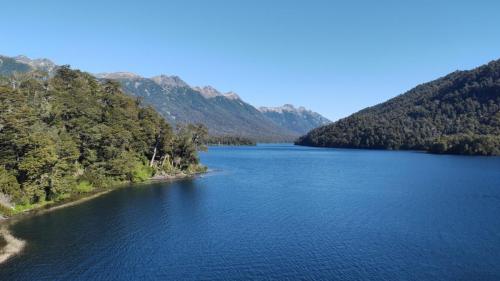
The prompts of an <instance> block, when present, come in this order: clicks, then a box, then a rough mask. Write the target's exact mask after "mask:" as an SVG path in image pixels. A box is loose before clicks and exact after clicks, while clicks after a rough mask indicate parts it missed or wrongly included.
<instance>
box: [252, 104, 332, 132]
mask: <svg viewBox="0 0 500 281" xmlns="http://www.w3.org/2000/svg"><path fill="white" fill-rule="evenodd" d="M259 111H260V112H262V113H263V114H264V115H265V116H267V117H268V118H269V119H271V120H273V121H274V122H275V123H277V124H279V125H280V126H282V127H284V128H287V129H288V130H291V131H294V132H298V133H301V132H308V131H309V130H311V129H314V128H316V127H319V126H324V125H327V124H330V123H331V121H330V120H328V119H327V118H325V117H323V116H321V115H320V114H319V113H316V112H313V111H311V110H308V109H306V108H304V107H302V106H301V107H298V108H296V107H294V106H293V105H291V104H285V105H283V106H280V107H264V106H261V107H259Z"/></svg>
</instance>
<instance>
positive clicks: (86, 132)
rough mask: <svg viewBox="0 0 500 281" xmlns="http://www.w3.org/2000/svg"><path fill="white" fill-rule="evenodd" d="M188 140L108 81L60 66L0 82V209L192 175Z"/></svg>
mask: <svg viewBox="0 0 500 281" xmlns="http://www.w3.org/2000/svg"><path fill="white" fill-rule="evenodd" d="M193 139H194V138H193V135H192V134H191V133H190V132H188V131H182V132H180V133H178V134H174V132H173V131H172V129H171V127H170V125H169V124H168V123H167V122H166V121H165V119H164V118H162V117H161V116H160V115H159V114H158V113H157V112H156V111H155V110H154V109H152V108H150V107H144V106H140V103H139V102H138V101H137V99H134V98H132V97H129V96H126V95H125V94H124V93H123V92H122V91H121V90H120V85H119V84H118V83H116V82H114V81H109V80H108V81H99V80H97V79H96V78H94V76H92V75H90V74H88V73H85V72H80V71H77V70H71V69H69V68H68V67H65V66H62V67H59V68H58V69H57V70H56V71H55V73H54V75H53V76H52V77H49V76H48V74H47V73H46V72H29V73H26V74H24V75H18V76H16V79H15V80H13V79H12V78H5V77H0V207H2V206H4V207H5V206H10V207H13V206H25V207H26V208H29V206H31V204H35V203H43V202H46V201H53V200H58V199H60V198H66V197H67V196H70V195H72V194H76V193H85V192H89V191H92V190H94V189H96V188H98V189H100V188H109V187H110V186H113V185H115V184H117V183H121V182H129V181H141V180H145V179H147V178H149V177H151V176H152V175H153V174H158V173H160V174H161V173H175V172H181V171H183V172H193V171H196V170H198V169H199V168H200V166H199V165H198V157H197V154H196V145H197V144H196V143H195V142H194V141H193ZM4 210H5V209H4ZM0 211H1V208H0Z"/></svg>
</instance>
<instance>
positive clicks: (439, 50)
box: [0, 0, 500, 120]
mask: <svg viewBox="0 0 500 281" xmlns="http://www.w3.org/2000/svg"><path fill="white" fill-rule="evenodd" d="M1 6H2V7H1V13H0V14H1V16H0V24H1V26H2V33H1V35H2V44H0V54H4V55H10V56H13V55H18V54H24V55H27V56H30V57H47V58H50V59H52V60H54V61H55V62H56V63H58V64H70V65H72V66H73V67H74V68H80V69H83V70H86V71H90V72H111V71H131V72H135V73H138V74H140V75H143V76H153V75H157V74H160V73H165V74H170V75H172V74H175V75H179V76H180V77H181V78H183V79H184V80H185V81H186V82H188V83H190V84H191V85H212V86H214V87H216V88H218V89H220V90H221V91H230V90H233V91H235V92H237V93H239V94H240V96H241V97H242V98H243V99H244V100H246V101H248V102H250V103H251V104H253V105H256V106H260V105H268V106H276V105H281V104H284V103H292V104H295V105H303V106H306V107H308V108H310V109H313V110H315V111H318V112H320V113H321V114H323V115H325V116H326V117H329V118H331V119H333V120H336V119H338V118H341V117H345V116H347V115H349V114H351V113H353V112H355V111H358V110H360V109H362V108H364V107H366V106H370V105H373V104H376V103H379V102H382V101H384V100H386V99H388V98H390V97H393V96H395V95H398V94H400V93H402V92H404V91H406V90H408V89H410V88H412V87H413V86H415V85H417V84H419V83H422V82H425V81H429V80H432V79H434V78H437V77H439V76H442V75H444V74H447V73H448V72H451V71H454V70H457V69H469V68H473V67H475V66H478V65H481V64H484V63H486V62H488V61H490V60H493V59H498V58H500V16H499V14H500V1H493V0H492V1H460V0H454V1H451V0H450V1H439V0H434V1H422V0H420V1H401V0H400V1H333V0H331V1H312V0H311V1H292V0H276V1H272V0H266V1H263V0H262V1H261V0H248V1H230V0H227V1H217V0H214V1H208V0H199V1H192V0H177V1H152V0H151V1H149V0H141V1H124V0H122V1H93V0H85V1H83V0H82V1H50V0H49V1H35V0H33V1H23V0H16V1H4V2H3V3H2V5H1Z"/></svg>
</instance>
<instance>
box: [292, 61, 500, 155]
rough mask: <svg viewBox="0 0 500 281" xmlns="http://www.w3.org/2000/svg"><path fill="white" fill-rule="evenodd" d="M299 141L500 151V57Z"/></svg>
mask: <svg viewBox="0 0 500 281" xmlns="http://www.w3.org/2000/svg"><path fill="white" fill-rule="evenodd" d="M296 144H299V145H309V146H320V147H344V148H373V149H412V150H427V151H430V152H433V153H450V154H470V155H500V60H497V61H493V62H490V63H489V64H487V65H484V66H481V67H479V68H476V69H473V70H470V71H456V72H453V73H451V74H449V75H447V76H445V77H443V78H440V79H437V80H435V81H432V82H429V83H426V84H422V85H420V86H417V87H416V88H414V89H412V90H410V91H408V92H407V93H405V94H402V95H400V96H398V97H395V98H393V99H391V100H389V101H387V102H384V103H382V104H379V105H376V106H373V107H369V108H366V109H364V110H361V111H359V112H357V113H355V114H353V115H351V116H349V117H347V118H344V119H341V120H339V121H337V122H335V123H333V124H331V125H327V126H323V127H320V128H317V129H314V130H312V131H311V132H309V133H308V134H307V135H305V136H303V137H301V138H299V139H298V140H297V141H296Z"/></svg>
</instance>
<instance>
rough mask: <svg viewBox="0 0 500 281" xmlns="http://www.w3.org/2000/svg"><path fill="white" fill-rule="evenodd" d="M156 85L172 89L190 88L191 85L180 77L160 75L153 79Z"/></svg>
mask: <svg viewBox="0 0 500 281" xmlns="http://www.w3.org/2000/svg"><path fill="white" fill-rule="evenodd" d="M151 80H153V81H154V82H155V83H156V84H158V85H160V86H162V87H163V88H171V87H189V85H188V84H187V83H186V82H184V81H183V80H182V79H181V78H180V77H179V76H175V75H172V76H168V75H164V74H162V75H159V76H155V77H152V78H151Z"/></svg>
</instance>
